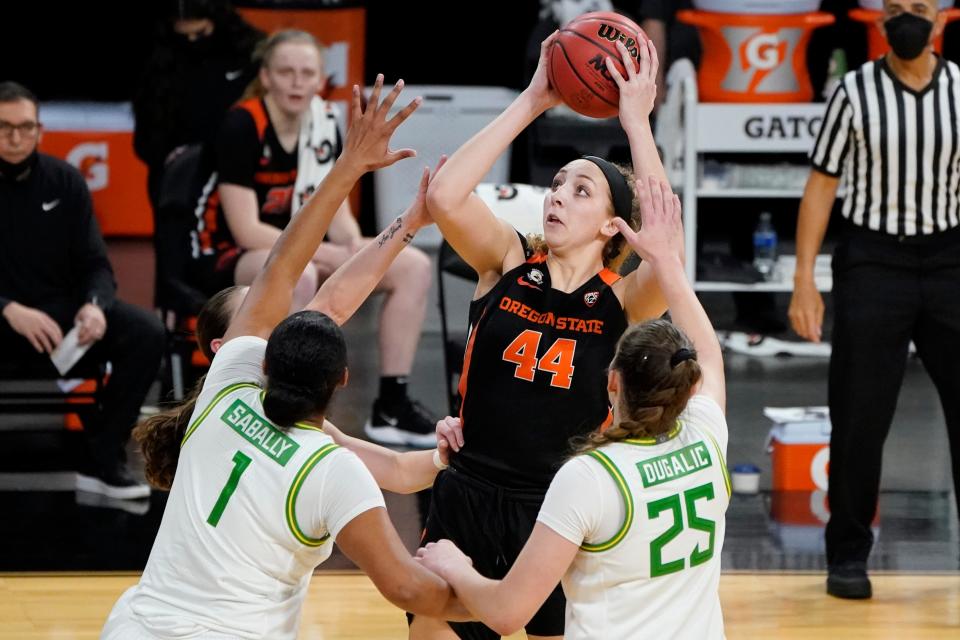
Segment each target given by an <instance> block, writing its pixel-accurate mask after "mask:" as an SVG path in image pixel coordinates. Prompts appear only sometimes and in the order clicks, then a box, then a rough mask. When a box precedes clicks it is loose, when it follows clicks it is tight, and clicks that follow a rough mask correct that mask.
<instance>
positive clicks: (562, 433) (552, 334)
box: [451, 255, 627, 491]
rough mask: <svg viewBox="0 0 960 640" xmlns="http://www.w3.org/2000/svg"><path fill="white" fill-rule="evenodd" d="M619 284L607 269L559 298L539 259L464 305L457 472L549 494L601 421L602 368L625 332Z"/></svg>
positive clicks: (604, 412)
mask: <svg viewBox="0 0 960 640" xmlns="http://www.w3.org/2000/svg"><path fill="white" fill-rule="evenodd" d="M618 279H619V276H617V275H616V274H615V273H614V272H612V271H610V270H608V269H604V270H603V271H601V272H599V273H597V274H596V275H594V276H593V277H592V278H590V279H589V280H588V281H587V282H586V283H584V284H583V286H581V287H579V288H578V289H576V290H575V291H572V292H570V293H565V292H563V291H558V290H556V289H553V288H552V287H551V286H550V271H549V269H548V268H547V264H546V259H545V257H544V256H542V255H538V256H534V257H532V258H530V259H528V260H527V262H526V263H524V264H522V265H520V266H519V267H517V268H515V269H512V270H511V271H509V272H507V273H506V274H504V275H503V276H502V277H501V278H500V280H499V281H498V282H497V284H496V285H495V286H494V288H493V289H492V290H491V291H490V292H488V293H487V294H486V295H485V296H483V297H482V298H479V299H478V300H475V301H473V302H472V303H471V305H470V338H469V340H468V343H467V352H466V355H465V358H464V364H463V374H462V376H461V378H460V394H461V396H462V398H463V404H462V408H461V412H460V417H461V418H462V420H463V437H464V441H465V443H466V444H465V446H464V447H463V449H462V450H461V451H460V453H458V454H455V455H454V456H453V459H452V463H451V464H452V465H453V466H454V467H455V468H456V469H457V470H459V471H462V472H464V473H467V474H471V475H475V476H480V477H482V478H484V479H486V480H488V481H491V482H493V483H495V484H498V485H500V486H502V487H506V488H512V489H533V490H536V491H546V488H547V487H548V486H549V484H550V481H551V480H552V479H553V476H554V474H555V473H556V471H557V469H558V468H559V467H560V465H561V464H562V463H563V461H564V460H565V459H566V458H567V456H568V455H569V454H570V440H571V439H572V438H573V437H574V436H582V435H585V434H588V433H590V432H591V431H593V430H594V429H596V428H597V427H599V426H600V425H601V424H602V423H603V422H604V421H605V420H606V418H607V416H608V413H609V405H608V395H607V380H606V376H605V375H604V371H605V370H606V368H607V367H608V366H609V364H610V361H611V360H612V359H613V355H614V352H615V350H616V345H617V341H618V340H619V339H620V336H621V334H623V332H624V330H625V329H626V328H627V319H626V315H625V314H624V311H623V307H622V305H621V304H620V301H619V299H618V298H617V296H616V294H615V293H614V292H613V289H612V287H611V285H612V284H613V283H614V282H616V281H617V280H618Z"/></svg>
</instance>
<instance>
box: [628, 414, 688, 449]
mask: <svg viewBox="0 0 960 640" xmlns="http://www.w3.org/2000/svg"><path fill="white" fill-rule="evenodd" d="M682 430H683V425H682V424H680V421H679V420H677V424H675V425H674V426H673V429H670V431H667V432H666V433H664V434H661V435H660V436H658V437H656V438H625V439H623V440H620V442H626V443H627V444H633V445H638V446H641V447H653V446H656V445H658V444H663V443H664V442H668V441H670V440H673V439H674V438H676V437H677V436H678V435H680V431H682Z"/></svg>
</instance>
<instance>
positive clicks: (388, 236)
mask: <svg viewBox="0 0 960 640" xmlns="http://www.w3.org/2000/svg"><path fill="white" fill-rule="evenodd" d="M402 226H403V216H399V217H398V218H397V219H396V220H394V221H393V224H392V225H390V228H389V229H384V230H383V233H381V234H380V237H379V238H378V239H377V247H382V246H383V245H384V244H386V243H387V242H388V241H390V240H393V236H395V235H397V231H400V227H402Z"/></svg>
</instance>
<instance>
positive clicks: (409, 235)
mask: <svg viewBox="0 0 960 640" xmlns="http://www.w3.org/2000/svg"><path fill="white" fill-rule="evenodd" d="M412 240H413V234H412V233H405V234H403V243H404V244H410V242H411V241H412Z"/></svg>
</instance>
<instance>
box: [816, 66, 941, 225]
mask: <svg viewBox="0 0 960 640" xmlns="http://www.w3.org/2000/svg"><path fill="white" fill-rule="evenodd" d="M958 117H960V67H958V66H957V65H956V64H954V63H953V62H948V61H945V60H943V59H942V58H939V59H938V64H937V68H936V70H935V71H934V73H933V79H932V81H931V82H930V84H929V85H927V87H926V88H924V89H923V90H922V91H914V90H913V89H911V88H909V87H907V86H906V85H904V84H903V83H902V82H900V80H898V79H897V77H896V76H895V75H894V74H893V71H892V70H891V69H890V67H889V66H888V65H887V63H886V62H885V61H884V60H883V59H882V58H881V59H878V60H874V61H872V62H868V63H867V64H865V65H863V66H862V67H860V68H859V69H856V70H854V71H850V72H849V73H847V74H846V75H844V77H843V80H842V81H841V82H840V83H839V84H838V85H837V88H836V90H835V91H834V93H833V96H832V97H831V98H830V102H829V103H828V105H827V113H826V116H825V117H824V120H823V125H822V128H821V129H820V134H819V136H818V137H817V143H816V145H815V146H814V148H813V152H812V153H811V154H810V159H811V162H812V164H813V167H814V168H815V169H817V170H819V171H822V172H823V173H826V174H828V175H831V176H835V177H838V176H841V175H842V176H843V177H842V180H841V183H842V187H843V189H844V191H845V195H844V200H843V209H842V211H843V216H844V217H845V218H847V219H848V220H849V221H850V222H852V223H853V224H855V225H858V226H861V227H866V228H869V229H872V230H874V231H881V232H885V233H889V234H892V235H904V236H914V235H923V234H932V233H936V232H940V231H946V230H947V229H952V228H953V227H956V226H958V225H960V140H958V130H960V122H958V120H957V118H958Z"/></svg>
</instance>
